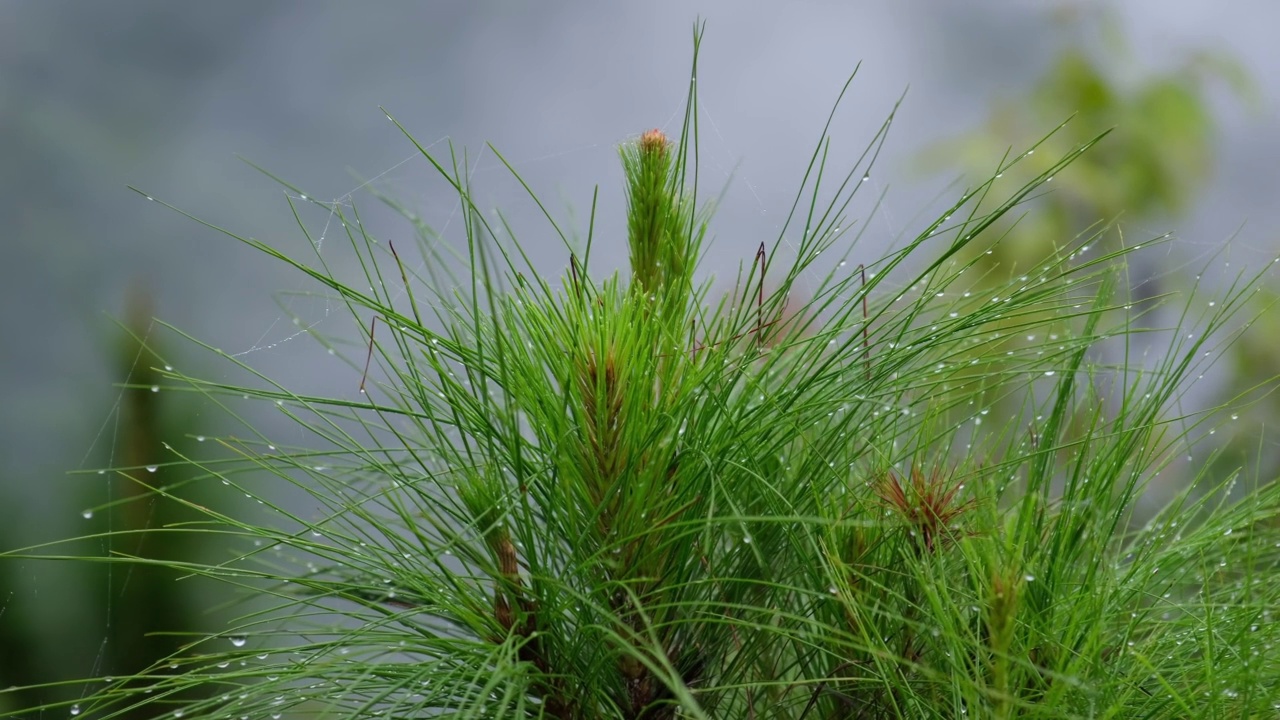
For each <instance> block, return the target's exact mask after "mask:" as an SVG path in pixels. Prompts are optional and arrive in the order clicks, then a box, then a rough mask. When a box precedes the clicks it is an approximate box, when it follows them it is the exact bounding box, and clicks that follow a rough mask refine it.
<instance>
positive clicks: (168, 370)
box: [164, 365, 173, 372]
mask: <svg viewBox="0 0 1280 720" xmlns="http://www.w3.org/2000/svg"><path fill="white" fill-rule="evenodd" d="M164 369H165V372H173V366H172V365H165V366H164Z"/></svg>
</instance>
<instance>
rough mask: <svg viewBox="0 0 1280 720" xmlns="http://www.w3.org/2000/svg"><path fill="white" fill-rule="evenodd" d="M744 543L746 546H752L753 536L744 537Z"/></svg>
mask: <svg viewBox="0 0 1280 720" xmlns="http://www.w3.org/2000/svg"><path fill="white" fill-rule="evenodd" d="M742 542H743V543H744V544H746V545H750V544H751V536H750V535H746V536H744V537H743V538H742Z"/></svg>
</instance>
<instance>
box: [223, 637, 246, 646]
mask: <svg viewBox="0 0 1280 720" xmlns="http://www.w3.org/2000/svg"><path fill="white" fill-rule="evenodd" d="M227 639H228V640H230V641H231V644H232V645H234V646H236V647H244V644H245V643H247V642H249V638H248V637H246V636H244V635H232V636H230V637H228V638H227Z"/></svg>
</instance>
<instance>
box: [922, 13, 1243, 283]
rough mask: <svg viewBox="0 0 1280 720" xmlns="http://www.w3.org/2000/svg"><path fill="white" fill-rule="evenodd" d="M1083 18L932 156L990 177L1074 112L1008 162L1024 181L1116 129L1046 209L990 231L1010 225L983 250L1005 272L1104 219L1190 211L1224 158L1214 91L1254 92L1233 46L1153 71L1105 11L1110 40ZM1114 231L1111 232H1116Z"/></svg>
mask: <svg viewBox="0 0 1280 720" xmlns="http://www.w3.org/2000/svg"><path fill="white" fill-rule="evenodd" d="M1082 25H1087V24H1080V23H1077V24H1075V25H1073V26H1072V27H1070V28H1068V32H1067V33H1064V34H1066V35H1068V36H1069V35H1071V34H1076V35H1081V33H1083V36H1080V37H1078V38H1077V39H1076V40H1075V41H1073V42H1069V43H1068V44H1067V46H1066V47H1065V48H1064V49H1063V50H1062V51H1061V52H1060V53H1059V54H1058V56H1057V57H1056V58H1055V59H1054V60H1053V61H1052V63H1051V65H1050V67H1049V69H1048V71H1047V72H1046V73H1045V74H1044V75H1043V76H1042V77H1041V78H1040V79H1039V80H1038V81H1037V82H1036V84H1035V86H1034V87H1033V88H1032V89H1031V90H1030V91H1029V92H1028V93H1027V94H1026V95H1025V96H1022V97H1014V98H1003V99H1000V100H997V101H995V102H994V103H993V105H992V109H991V113H990V117H989V119H988V121H987V122H986V124H985V125H984V126H983V127H981V128H978V129H976V130H974V131H973V132H971V133H968V134H967V135H964V136H962V137H959V138H956V139H952V140H948V141H945V142H943V143H941V144H940V145H938V146H936V147H935V148H933V149H931V150H930V151H928V152H927V153H925V155H924V157H923V160H924V163H925V164H926V166H928V167H931V168H937V167H941V166H945V167H948V168H954V167H955V166H956V163H957V160H958V161H959V163H960V165H961V167H962V168H964V170H965V172H966V174H967V175H975V176H978V177H986V176H987V175H988V174H989V173H991V172H992V170H993V168H992V167H991V158H993V157H997V158H998V157H1001V156H1002V155H1003V154H1006V153H1008V152H1009V151H1010V150H1009V149H1010V148H1025V147H1030V146H1032V145H1034V144H1035V143H1036V142H1037V141H1038V140H1040V138H1041V137H1042V135H1043V131H1044V128H1046V127H1054V126H1055V125H1057V124H1059V123H1063V122H1064V120H1066V121H1067V122H1066V123H1065V124H1064V125H1063V126H1062V127H1061V128H1060V129H1059V130H1058V131H1057V132H1055V133H1054V134H1053V135H1052V136H1051V137H1049V138H1048V139H1047V140H1046V141H1045V142H1044V143H1043V144H1042V145H1040V146H1039V147H1040V149H1039V151H1038V152H1033V153H1032V154H1028V155H1025V156H1024V157H1022V158H1020V159H1019V160H1018V162H1017V163H1016V164H1014V165H1013V166H1012V167H1010V168H1009V169H1007V170H1005V171H1004V177H1003V181H1004V182H1007V183H1008V186H1009V187H1017V186H1020V185H1022V184H1023V183H1026V182H1028V181H1029V180H1031V179H1032V178H1034V177H1037V176H1039V175H1040V174H1042V173H1044V172H1046V171H1047V170H1048V169H1049V167H1050V165H1051V164H1052V162H1053V160H1054V158H1057V157H1060V156H1061V155H1062V153H1064V152H1066V151H1067V150H1069V149H1070V148H1073V147H1078V146H1079V145H1081V144H1083V143H1085V142H1088V141H1089V140H1091V139H1093V138H1095V137H1097V136H1098V135H1099V134H1101V133H1103V132H1107V131H1108V130H1110V131H1111V132H1110V135H1109V136H1108V137H1107V138H1106V140H1105V141H1104V142H1102V143H1099V144H1098V146H1097V147H1095V148H1094V149H1092V150H1091V151H1090V152H1088V153H1086V154H1085V155H1084V157H1082V158H1081V159H1080V161H1079V162H1077V163H1075V164H1074V165H1073V166H1072V168H1071V172H1070V173H1066V174H1064V175H1063V176H1062V177H1060V178H1054V179H1053V183H1052V191H1051V192H1049V193H1047V194H1045V195H1044V196H1043V197H1041V198H1040V199H1039V201H1038V203H1039V204H1038V206H1037V211H1036V212H1035V213H1031V214H1028V215H1026V216H1023V217H1021V218H1019V219H1018V221H1017V222H1016V224H1012V226H1011V225H1010V224H1006V225H1004V226H1002V227H1000V228H994V229H993V230H992V231H991V232H1001V233H1007V235H1005V241H1004V242H1001V243H999V244H998V245H997V246H996V248H995V252H994V253H992V255H990V256H989V257H988V258H987V259H986V260H984V262H985V263H986V264H987V265H988V267H989V268H991V269H995V268H1002V270H1001V274H1006V275H1007V274H1009V273H1013V272H1017V271H1018V269H1019V268H1025V267H1027V266H1029V265H1031V264H1033V263H1035V262H1038V261H1039V260H1041V259H1043V258H1045V257H1047V256H1048V255H1049V254H1050V253H1052V252H1053V250H1054V249H1055V247H1061V246H1062V245H1065V244H1066V243H1067V241H1068V240H1070V239H1071V238H1072V237H1074V236H1075V235H1076V234H1077V233H1079V232H1080V230H1081V228H1085V227H1089V226H1091V225H1094V224H1095V223H1097V222H1099V221H1100V220H1101V221H1104V222H1112V221H1115V220H1118V219H1120V218H1121V217H1122V216H1124V217H1134V218H1143V219H1153V218H1158V217H1167V216H1178V215H1181V214H1183V213H1185V212H1186V211H1187V210H1188V209H1189V208H1190V207H1191V205H1192V203H1193V201H1194V200H1195V198H1196V197H1197V196H1198V193H1199V192H1200V191H1201V190H1202V188H1203V187H1204V186H1205V184H1206V182H1207V180H1208V178H1209V176H1210V174H1211V172H1212V168H1213V158H1214V133H1215V129H1216V127H1215V123H1214V116H1213V111H1212V107H1211V92H1212V91H1213V90H1214V89H1215V87H1218V86H1225V87H1226V88H1228V89H1229V90H1230V91H1231V92H1232V94H1233V95H1235V96H1236V97H1237V98H1239V99H1240V100H1242V101H1245V102H1246V103H1251V102H1253V100H1254V91H1253V88H1252V84H1251V82H1250V80H1249V78H1248V75H1247V73H1246V71H1245V70H1244V69H1243V68H1242V67H1241V66H1240V65H1239V64H1238V63H1237V62H1235V61H1234V60H1233V59H1232V58H1231V57H1230V56H1228V55H1226V54H1224V53H1219V52H1214V51H1194V52H1189V53H1186V54H1185V55H1184V56H1183V57H1182V58H1181V59H1180V60H1179V62H1178V63H1177V64H1176V65H1175V66H1174V67H1172V68H1169V69H1167V70H1164V71H1160V72H1150V73H1142V71H1141V70H1140V69H1139V68H1137V67H1136V63H1135V60H1134V59H1133V58H1132V56H1131V55H1130V54H1129V52H1128V50H1127V47H1126V45H1125V42H1124V39H1123V33H1121V32H1120V31H1119V30H1118V29H1117V27H1116V25H1115V24H1114V23H1112V22H1109V21H1105V20H1104V21H1101V26H1102V27H1101V29H1100V30H1099V32H1098V33H1097V34H1098V35H1101V36H1103V40H1102V41H1101V42H1092V43H1091V42H1088V40H1089V37H1088V32H1089V31H1088V29H1087V27H1082ZM1012 159H1014V158H1010V160H1012ZM996 195H999V192H997V193H996ZM1115 235H1116V234H1115V232H1109V233H1108V234H1107V236H1108V237H1109V238H1111V239H1110V241H1111V242H1114V239H1115Z"/></svg>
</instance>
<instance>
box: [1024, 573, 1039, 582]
mask: <svg viewBox="0 0 1280 720" xmlns="http://www.w3.org/2000/svg"><path fill="white" fill-rule="evenodd" d="M1022 579H1023V580H1026V581H1027V582H1035V580H1036V576H1035V575H1030V574H1028V575H1023V576H1022Z"/></svg>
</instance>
